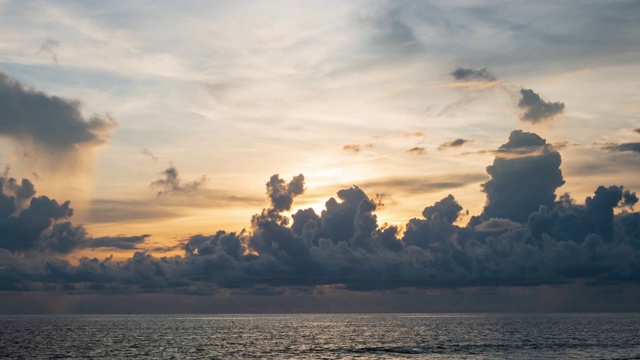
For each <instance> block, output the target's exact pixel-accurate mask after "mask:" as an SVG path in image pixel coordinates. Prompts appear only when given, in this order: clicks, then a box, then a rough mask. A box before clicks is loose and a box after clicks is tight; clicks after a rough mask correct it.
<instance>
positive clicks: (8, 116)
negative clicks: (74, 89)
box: [0, 73, 115, 152]
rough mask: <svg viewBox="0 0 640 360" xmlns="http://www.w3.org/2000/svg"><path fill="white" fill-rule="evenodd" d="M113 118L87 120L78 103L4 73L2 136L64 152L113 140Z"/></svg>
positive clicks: (1, 80)
mask: <svg viewBox="0 0 640 360" xmlns="http://www.w3.org/2000/svg"><path fill="white" fill-rule="evenodd" d="M114 128H115V121H114V120H113V119H112V118H111V117H110V116H109V115H98V114H94V115H92V116H90V117H85V116H84V115H83V114H82V113H81V111H80V103H79V102H78V101H76V100H68V99H63V98H60V97H57V96H49V95H47V94H45V93H43V92H40V91H37V90H35V89H33V88H30V87H28V86H27V85H25V84H23V83H21V82H19V81H17V80H14V79H12V78H10V77H9V76H8V75H6V74H4V73H0V135H4V136H6V137H9V138H12V139H14V140H17V141H20V142H27V143H31V144H33V145H35V146H36V147H39V148H42V149H49V150H56V151H60V152H65V151H71V150H74V149H77V148H78V147H93V146H96V145H101V144H104V143H106V142H107V141H108V140H109V136H110V134H111V132H112V130H113V129H114Z"/></svg>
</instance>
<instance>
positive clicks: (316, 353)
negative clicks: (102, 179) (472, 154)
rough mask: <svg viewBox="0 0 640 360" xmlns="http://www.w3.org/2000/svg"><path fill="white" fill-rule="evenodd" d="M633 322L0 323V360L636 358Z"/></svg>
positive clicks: (241, 319) (325, 317)
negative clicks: (98, 359)
mask: <svg viewBox="0 0 640 360" xmlns="http://www.w3.org/2000/svg"><path fill="white" fill-rule="evenodd" d="M639 320H640V314H520V315H511V314H340V315H337V314H320V315H316V314H314V315H310V314H309V315H175V316H174V315H69V316H2V317H0V357H2V358H88V357H97V358H124V357H135V358H149V359H151V358H216V359H217V358H219V359H229V358H238V359H247V358H267V359H282V358H295V359H310V358H323V359H350V358H353V359H365V358H367V359H370V358H374V359H392V358H429V359H453V358H455V359H461V358H462V359H495V358H513V359H548V358H564V359H602V358H605V359H609V358H640V321H639Z"/></svg>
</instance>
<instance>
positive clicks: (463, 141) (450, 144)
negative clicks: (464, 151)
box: [438, 139, 471, 151]
mask: <svg viewBox="0 0 640 360" xmlns="http://www.w3.org/2000/svg"><path fill="white" fill-rule="evenodd" d="M469 141H471V140H469V139H455V140H452V141H449V142H446V143H442V144H440V146H438V151H443V150H446V149H449V148H457V147H461V146H462V145H464V144H466V143H468V142H469Z"/></svg>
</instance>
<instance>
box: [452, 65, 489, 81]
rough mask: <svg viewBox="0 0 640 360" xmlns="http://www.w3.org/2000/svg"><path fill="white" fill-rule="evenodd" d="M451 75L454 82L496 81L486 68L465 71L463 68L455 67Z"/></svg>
mask: <svg viewBox="0 0 640 360" xmlns="http://www.w3.org/2000/svg"><path fill="white" fill-rule="evenodd" d="M451 75H452V76H453V77H454V78H455V79H456V80H462V81H496V80H497V79H496V77H495V76H493V74H491V73H490V72H489V70H487V69H486V68H482V69H480V70H474V69H467V68H463V67H457V68H456V69H455V70H454V71H453V72H452V73H451Z"/></svg>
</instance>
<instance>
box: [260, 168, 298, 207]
mask: <svg viewBox="0 0 640 360" xmlns="http://www.w3.org/2000/svg"><path fill="white" fill-rule="evenodd" d="M304 190H305V188H304V175H302V174H300V175H298V176H294V177H293V178H292V179H291V181H289V184H287V183H285V181H284V180H283V179H280V177H279V176H278V175H273V176H272V177H271V179H269V182H268V183H267V194H268V195H269V199H271V205H272V206H273V209H274V210H276V211H278V212H281V211H288V210H290V209H291V204H293V198H294V197H295V196H298V195H300V194H302V193H304Z"/></svg>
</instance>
